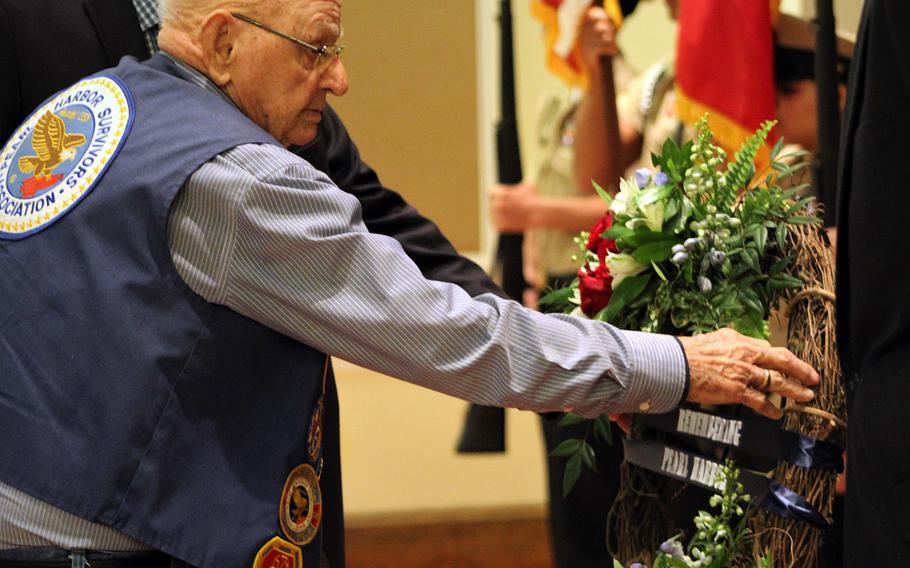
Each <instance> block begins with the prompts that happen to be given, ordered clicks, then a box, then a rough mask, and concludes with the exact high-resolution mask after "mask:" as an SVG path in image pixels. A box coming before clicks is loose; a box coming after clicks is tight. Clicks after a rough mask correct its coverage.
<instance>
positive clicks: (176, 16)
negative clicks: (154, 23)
mask: <svg viewBox="0 0 910 568" xmlns="http://www.w3.org/2000/svg"><path fill="white" fill-rule="evenodd" d="M277 3H278V2H277V0H158V15H159V17H160V19H161V26H162V27H165V26H167V25H176V26H180V27H186V26H188V25H190V26H192V24H194V23H196V22H198V21H200V20H202V18H204V17H205V16H206V15H207V14H209V13H211V12H212V11H213V10H217V9H218V8H224V9H226V10H231V11H235V10H236V11H244V12H246V13H247V14H250V15H257V14H261V13H262V11H263V9H264V8H265V9H274V8H275V5H276V4H277Z"/></svg>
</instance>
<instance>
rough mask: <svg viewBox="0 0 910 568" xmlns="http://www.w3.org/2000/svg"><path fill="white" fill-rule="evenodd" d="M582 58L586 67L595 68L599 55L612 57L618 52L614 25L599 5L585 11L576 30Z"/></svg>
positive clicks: (598, 63)
mask: <svg viewBox="0 0 910 568" xmlns="http://www.w3.org/2000/svg"><path fill="white" fill-rule="evenodd" d="M578 41H579V44H580V45H581V53H582V60H583V61H584V64H585V66H586V67H587V68H588V69H597V67H598V65H600V56H601V55H606V56H608V57H614V56H615V55H617V54H618V53H619V47H618V46H617V45H616V25H614V24H613V20H611V19H610V16H608V15H607V11H606V10H604V9H603V8H601V7H598V6H593V7H591V8H589V9H588V11H587V12H585V17H584V18H583V19H582V21H581V27H580V28H579V30H578Z"/></svg>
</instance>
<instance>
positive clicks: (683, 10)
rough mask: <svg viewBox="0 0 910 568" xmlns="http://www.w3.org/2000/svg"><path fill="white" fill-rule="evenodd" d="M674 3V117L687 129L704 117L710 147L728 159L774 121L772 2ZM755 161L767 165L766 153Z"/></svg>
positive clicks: (716, 0) (698, 0)
mask: <svg viewBox="0 0 910 568" xmlns="http://www.w3.org/2000/svg"><path fill="white" fill-rule="evenodd" d="M679 4H680V6H679V38H678V43H677V50H676V89H677V103H676V104H677V112H678V114H679V117H680V119H681V120H683V121H684V122H687V123H690V124H691V123H694V122H696V121H697V120H698V119H699V118H701V116H702V115H703V114H705V113H708V115H709V124H710V126H711V130H712V131H713V132H714V134H715V138H716V143H717V144H718V145H720V146H722V147H724V148H725V149H726V150H727V152H728V153H729V154H730V155H731V156H732V150H735V149H737V148H739V146H740V144H741V143H742V142H743V141H744V140H745V139H746V138H747V137H748V136H749V135H751V134H752V133H753V132H754V131H755V130H756V129H757V128H758V127H759V126H760V125H761V123H762V122H764V121H765V120H770V119H772V118H774V112H775V109H774V107H775V105H774V96H775V95H774V65H773V44H772V25H771V24H772V21H773V19H775V18H776V6H777V4H778V2H777V1H772V2H771V3H770V5H769V2H767V1H764V2H763V1H761V0H680V2H679ZM770 141H771V143H772V144H773V140H770ZM759 158H760V161H765V162H767V159H768V157H767V151H766V152H765V156H762V155H761V154H760V155H759Z"/></svg>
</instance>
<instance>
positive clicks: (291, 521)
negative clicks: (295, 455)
mask: <svg viewBox="0 0 910 568" xmlns="http://www.w3.org/2000/svg"><path fill="white" fill-rule="evenodd" d="M278 516H279V522H280V524H281V530H282V531H283V532H284V535H285V536H286V537H288V539H289V540H290V541H291V542H293V543H294V544H299V545H301V546H304V545H307V544H309V543H310V542H312V541H313V539H314V538H316V533H318V532H319V525H320V524H322V490H321V489H320V488H319V478H318V477H317V476H316V471H315V470H314V469H313V466H311V465H310V464H308V463H305V464H303V465H299V466H297V467H295V468H294V469H293V471H291V473H290V475H288V479H287V481H285V483H284V490H283V491H282V492H281V506H280V507H279V513H278Z"/></svg>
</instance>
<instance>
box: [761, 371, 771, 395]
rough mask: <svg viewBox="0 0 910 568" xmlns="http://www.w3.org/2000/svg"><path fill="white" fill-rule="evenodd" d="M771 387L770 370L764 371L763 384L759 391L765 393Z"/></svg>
mask: <svg viewBox="0 0 910 568" xmlns="http://www.w3.org/2000/svg"><path fill="white" fill-rule="evenodd" d="M770 386H771V369H765V384H763V385H762V387H761V390H763V391H765V392H767V391H768V387H770Z"/></svg>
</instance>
